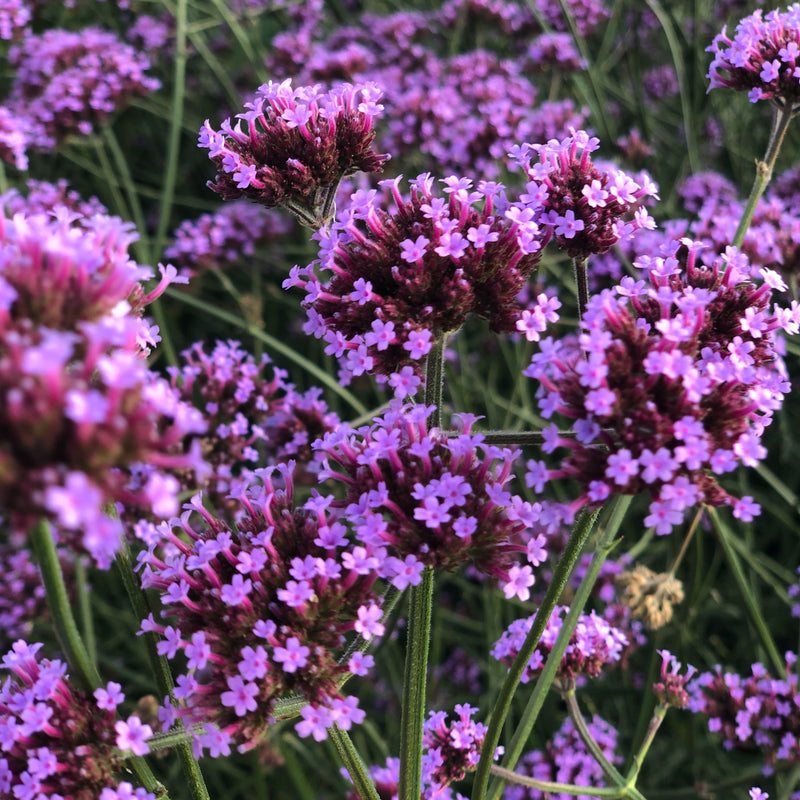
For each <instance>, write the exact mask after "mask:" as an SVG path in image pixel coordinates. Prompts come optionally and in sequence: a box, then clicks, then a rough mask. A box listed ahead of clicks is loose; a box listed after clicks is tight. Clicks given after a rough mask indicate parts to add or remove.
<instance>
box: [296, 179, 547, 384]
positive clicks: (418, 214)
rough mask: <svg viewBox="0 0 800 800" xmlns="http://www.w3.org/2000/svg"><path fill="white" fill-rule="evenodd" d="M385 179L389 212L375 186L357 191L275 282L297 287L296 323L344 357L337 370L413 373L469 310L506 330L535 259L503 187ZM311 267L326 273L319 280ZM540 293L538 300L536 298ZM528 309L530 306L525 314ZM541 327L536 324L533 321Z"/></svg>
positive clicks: (530, 236) (531, 236)
mask: <svg viewBox="0 0 800 800" xmlns="http://www.w3.org/2000/svg"><path fill="white" fill-rule="evenodd" d="M399 182H400V179H399V178H398V179H396V180H395V181H391V182H388V183H387V184H386V185H387V186H388V187H389V188H391V191H392V196H393V198H394V203H395V210H394V211H393V212H392V213H389V212H386V211H384V210H383V209H382V208H380V207H379V205H378V204H377V202H376V196H377V192H375V191H370V192H365V191H361V192H357V193H356V194H354V195H353V200H352V203H351V205H350V206H349V207H348V208H346V209H344V210H343V212H342V213H341V214H340V216H339V219H338V220H337V221H336V222H334V224H333V225H332V226H331V228H330V230H327V231H320V232H319V233H318V234H317V236H318V238H319V239H320V260H319V262H314V263H312V264H311V265H309V266H308V267H306V268H304V269H300V268H299V267H294V268H293V269H292V271H291V272H290V277H289V278H288V279H287V280H286V281H284V284H283V286H284V288H289V287H291V286H299V287H301V288H303V289H305V290H306V292H307V294H308V296H307V298H306V299H305V301H304V305H305V307H306V308H307V309H308V315H309V321H308V323H307V324H306V327H305V330H306V332H307V333H311V334H313V335H314V336H316V337H317V338H323V339H325V341H326V342H327V343H328V348H327V351H326V352H329V353H332V354H333V355H335V356H337V357H344V358H345V365H344V366H345V372H346V373H349V374H350V375H360V374H362V373H364V372H373V371H374V372H378V373H381V374H384V375H386V374H390V373H398V372H400V371H401V370H402V369H403V368H404V367H408V368H409V369H410V370H413V371H414V372H415V373H417V374H419V373H420V372H421V370H420V366H419V361H420V360H421V359H423V358H424V357H425V356H426V355H427V353H428V352H429V351H430V349H431V346H432V345H433V343H434V341H435V340H436V339H438V338H439V337H440V336H442V335H443V334H446V333H452V332H455V331H457V330H458V329H459V328H460V327H461V326H462V324H463V323H464V321H465V319H466V317H467V316H468V315H469V314H476V315H477V316H480V317H482V318H484V319H486V320H488V321H489V326H490V327H491V329H492V330H494V331H498V332H510V331H513V330H514V329H515V326H516V322H517V320H518V319H519V316H520V311H521V309H520V308H519V307H518V305H517V303H516V301H515V299H516V297H517V295H518V294H519V292H520V290H521V288H522V287H523V285H524V283H525V281H526V280H527V278H528V276H529V275H530V274H531V273H532V272H533V270H534V269H535V268H536V266H537V264H538V262H539V258H540V253H539V250H540V247H541V243H540V238H541V233H540V228H539V226H538V225H537V223H536V222H535V221H534V215H533V212H531V211H528V210H526V209H523V208H522V207H520V205H518V204H513V203H510V202H508V200H507V199H506V197H505V194H504V192H503V187H502V186H500V185H499V184H496V183H488V182H481V183H480V184H479V185H478V187H477V189H475V190H473V189H472V181H471V180H469V179H468V178H457V177H455V176H450V177H448V178H444V179H443V180H442V181H441V183H443V184H444V186H445V189H444V195H445V196H444V197H442V196H436V195H435V194H434V180H433V178H432V177H431V176H430V175H429V174H427V173H426V174H424V175H419V176H418V177H417V178H415V179H414V180H412V181H410V184H411V195H410V197H408V198H406V197H403V196H402V195H401V193H400V189H399ZM317 265H318V266H319V267H320V268H321V269H322V270H325V271H329V272H330V273H331V275H332V277H331V278H330V279H329V280H328V281H327V282H326V283H322V282H321V281H320V279H319V278H317V276H316V275H315V272H314V268H315V266H317ZM545 300H546V298H545ZM532 313H533V312H532ZM541 330H544V328H541Z"/></svg>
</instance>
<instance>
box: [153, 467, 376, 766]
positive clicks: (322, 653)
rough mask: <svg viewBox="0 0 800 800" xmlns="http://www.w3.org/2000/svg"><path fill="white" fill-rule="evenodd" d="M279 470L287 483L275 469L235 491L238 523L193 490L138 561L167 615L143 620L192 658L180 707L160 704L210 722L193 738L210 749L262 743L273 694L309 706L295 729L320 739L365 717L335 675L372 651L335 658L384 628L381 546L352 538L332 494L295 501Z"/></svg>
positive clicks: (287, 470)
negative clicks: (295, 697) (296, 697)
mask: <svg viewBox="0 0 800 800" xmlns="http://www.w3.org/2000/svg"><path fill="white" fill-rule="evenodd" d="M279 472H280V475H281V478H282V481H283V482H284V483H285V489H279V488H277V487H276V485H275V484H274V483H273V481H272V478H271V474H272V473H273V470H259V474H260V476H261V479H262V480H263V486H261V485H251V486H249V487H247V488H245V489H242V490H240V491H238V492H237V493H236V496H235V497H232V498H231V499H232V500H237V501H238V503H239V504H240V508H241V510H240V513H239V515H238V517H237V520H236V526H235V528H231V527H230V526H229V525H228V524H227V523H225V522H224V521H223V520H221V519H219V518H216V517H214V516H212V515H211V513H210V512H208V511H207V510H206V509H205V508H204V507H203V505H202V501H201V498H200V496H199V495H198V496H196V497H195V498H194V499H193V500H192V502H190V503H188V504H187V505H186V506H185V508H186V509H187V510H186V513H184V514H183V515H182V517H181V519H180V521H178V520H174V521H173V522H172V524H171V525H164V526H162V528H161V541H160V542H156V543H153V544H151V546H150V548H149V550H148V551H147V552H146V553H143V554H142V557H141V559H140V561H141V564H142V566H143V572H142V585H143V586H144V587H145V588H155V589H158V590H159V591H160V592H161V594H162V602H163V603H164V606H165V610H164V616H165V617H168V618H169V620H168V622H167V624H165V625H162V624H160V623H158V622H156V621H155V620H154V619H153V618H152V617H151V618H150V619H149V620H147V621H146V622H145V623H143V626H142V628H143V630H154V631H157V632H159V633H161V634H162V635H163V637H164V638H163V641H162V642H161V644H160V645H159V649H160V651H161V652H162V653H164V654H166V655H167V657H168V658H170V659H174V658H176V657H177V656H178V654H179V653H180V654H182V657H185V659H186V662H185V663H186V665H187V666H186V669H185V672H184V674H183V675H181V676H180V677H179V678H178V691H177V692H176V695H177V696H178V697H179V699H180V700H181V701H182V704H181V705H180V706H179V707H178V708H167V709H166V710H165V712H164V717H163V719H164V722H165V725H168V724H169V723H170V722H171V721H172V720H173V719H174V717H176V716H177V717H180V718H182V719H183V720H184V721H185V722H186V723H188V724H199V725H203V726H205V732H204V733H202V734H200V735H199V736H198V737H197V739H196V746H197V747H198V749H208V750H209V751H210V753H211V755H219V754H220V753H227V752H228V751H229V748H230V745H231V743H234V744H237V745H239V747H240V749H248V748H250V747H253V746H255V745H256V744H257V743H258V742H259V740H260V739H261V738H262V737H263V735H264V733H265V731H266V729H267V726H268V725H269V723H270V722H271V721H272V715H273V709H274V705H275V701H276V700H278V699H279V698H280V697H284V696H287V695H290V694H296V693H299V694H301V695H302V696H303V697H305V699H306V700H307V701H308V703H309V704H308V705H307V706H306V707H305V708H304V709H303V710H302V712H301V717H302V719H301V721H300V722H299V723H298V725H297V732H298V733H299V734H300V736H313V737H314V738H315V739H316V740H318V741H319V740H321V739H324V738H325V736H326V729H327V728H328V727H330V726H331V725H332V724H334V723H336V724H337V725H338V726H339V727H340V728H343V729H345V730H346V729H348V728H349V727H350V725H351V724H354V723H356V724H357V723H359V722H361V720H362V719H363V717H364V712H363V711H361V710H360V709H359V708H358V701H357V700H356V698H355V697H352V696H344V695H342V694H341V692H340V690H339V684H338V681H339V679H340V678H342V677H343V676H344V675H345V674H346V673H348V672H353V673H356V674H359V675H362V674H365V673H366V672H367V669H368V665H369V663H370V662H371V659H370V658H369V657H365V656H363V655H362V654H361V653H357V654H354V655H353V656H352V657H351V658H350V659H349V660H341V659H339V655H341V654H342V652H343V649H344V646H345V637H346V636H347V635H348V634H354V635H355V636H356V637H357V638H359V639H363V640H367V641H369V640H371V639H372V638H374V637H379V636H381V635H382V633H383V625H382V623H381V616H382V612H381V606H380V601H379V599H378V597H377V596H376V594H375V591H374V588H373V585H374V583H375V580H376V578H377V577H378V575H379V574H380V569H379V567H380V566H381V565H382V564H383V563H384V561H385V559H386V550H385V548H382V547H364V546H360V545H358V546H354V545H352V544H351V542H350V540H349V538H348V536H347V528H346V527H345V525H344V524H343V522H342V521H341V520H340V519H339V515H338V514H336V513H333V512H332V511H331V510H329V509H330V506H331V500H332V498H329V497H320V496H319V495H317V494H314V495H312V497H311V498H310V499H309V500H308V501H307V502H306V503H305V504H303V505H302V506H295V505H294V501H293V485H292V480H291V466H289V467H282V468H280V469H279ZM193 517H194V519H193ZM162 548H163V553H164V555H163V556H162V555H160V553H161V552H162ZM183 701H185V703H186V705H185V706H184V705H183Z"/></svg>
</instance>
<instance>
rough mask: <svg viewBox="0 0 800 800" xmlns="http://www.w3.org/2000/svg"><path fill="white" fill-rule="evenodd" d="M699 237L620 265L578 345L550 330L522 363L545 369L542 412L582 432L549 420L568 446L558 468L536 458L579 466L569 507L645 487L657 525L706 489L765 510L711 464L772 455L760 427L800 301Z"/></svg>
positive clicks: (551, 441) (778, 391)
mask: <svg viewBox="0 0 800 800" xmlns="http://www.w3.org/2000/svg"><path fill="white" fill-rule="evenodd" d="M700 249H702V248H701V246H699V245H697V244H696V243H693V242H691V241H690V240H687V239H684V240H681V242H680V243H678V242H675V243H673V245H672V246H671V247H670V249H669V250H667V251H665V253H664V255H663V257H643V258H642V259H640V260H639V261H637V262H636V263H637V265H638V266H639V268H644V269H647V270H648V271H649V281H647V282H645V281H634V280H633V279H630V278H626V279H625V280H623V282H622V284H621V285H620V286H619V287H617V289H616V291H615V292H611V291H604V292H602V293H601V294H600V295H597V296H595V297H593V298H592V300H591V301H590V303H589V307H588V309H587V313H586V316H585V318H584V325H583V327H584V331H583V333H582V334H581V337H580V348H574V347H571V346H568V345H566V344H565V343H556V342H553V341H552V340H549V339H548V340H546V345H545V347H544V348H543V350H542V353H541V354H539V355H536V356H534V358H533V361H532V363H531V366H530V367H529V368H528V370H527V371H526V374H527V375H528V376H529V377H533V378H536V379H537V380H539V381H540V382H541V385H542V388H541V390H540V393H539V395H540V401H539V402H540V408H541V410H542V414H543V415H544V416H545V417H550V416H552V415H553V414H554V413H556V412H558V413H561V414H564V415H565V416H566V417H567V418H569V419H572V420H573V427H574V430H575V432H576V438H575V439H574V440H572V439H570V440H567V439H565V438H563V437H560V436H559V435H558V433H557V431H556V430H555V426H553V428H552V429H551V430H550V434H549V435H548V442H547V446H546V448H547V450H548V452H550V451H553V450H555V449H556V448H558V447H566V448H567V449H568V451H569V452H568V455H567V456H566V458H564V459H563V460H562V462H561V465H560V466H559V468H557V469H554V470H548V469H547V468H546V466H545V464H544V462H541V461H529V462H528V467H529V471H528V474H527V480H528V483H529V485H531V486H540V485H543V482H544V481H546V480H548V479H554V478H567V477H569V478H575V479H577V480H578V481H580V483H581V484H582V486H583V487H584V489H583V494H582V495H581V497H580V498H579V499H578V500H576V501H575V502H574V503H573V508H574V509H577V508H579V507H580V506H581V505H584V504H589V505H593V504H596V503H599V502H602V501H603V500H604V499H606V498H607V497H608V496H609V495H611V494H614V493H624V494H638V493H639V492H642V491H648V492H649V493H650V495H651V497H652V498H653V499H652V502H651V505H650V515H649V516H648V517H647V518H646V519H645V524H646V525H652V526H655V529H656V533H658V534H667V533H669V532H670V531H671V529H672V527H673V526H674V525H677V524H679V523H680V522H681V521H682V519H683V514H684V511H685V510H686V509H687V508H691V507H692V506H693V505H695V504H697V503H699V502H704V503H708V504H710V505H714V506H719V505H723V504H730V505H733V509H734V516H736V517H738V518H739V519H742V520H745V521H747V520H749V519H751V518H752V517H753V516H754V515H755V514H757V513H758V511H759V507H758V505H757V504H756V503H754V502H753V500H752V498H750V497H743V498H741V499H735V498H734V497H732V496H731V495H729V494H728V493H727V492H726V491H725V490H723V489H722V487H721V486H720V485H719V483H718V482H717V479H716V477H715V476H717V475H722V474H724V473H726V472H730V471H731V470H733V469H735V467H736V466H737V464H738V463H743V464H745V465H747V466H755V465H756V464H758V462H759V461H760V460H761V459H763V458H764V456H765V455H766V450H765V449H764V447H763V445H761V442H760V439H761V435H762V432H763V430H764V428H765V427H766V426H767V425H769V423H770V422H771V420H772V416H773V414H774V412H775V410H776V409H778V408H779V407H780V405H781V402H782V399H783V395H784V393H785V392H786V391H787V389H788V383H787V381H786V376H785V371H784V368H783V365H782V361H781V359H780V356H779V355H778V353H777V351H776V338H775V337H776V333H777V331H779V330H785V331H786V332H789V333H795V332H797V330H798V324H799V323H800V306H798V305H797V303H793V304H792V306H791V308H790V309H784V308H780V307H773V306H772V305H771V302H770V301H771V294H772V289H773V288H782V286H783V283H782V281H781V280H780V278H779V277H778V276H777V275H776V274H775V273H774V272H772V271H770V270H759V271H753V272H752V273H751V270H750V268H749V265H748V263H747V259H746V258H744V257H743V256H742V254H740V253H738V252H736V251H734V250H731V251H729V252H728V254H727V255H726V256H724V257H723V258H722V259H718V260H717V261H715V262H714V265H713V266H712V267H707V266H705V265H702V264H700V263H698V258H697V254H698V252H699V250H700ZM759 274H760V277H761V278H762V279H763V280H764V283H762V284H760V285H759V284H756V283H755V282H754V280H753V279H755V278H757V277H759Z"/></svg>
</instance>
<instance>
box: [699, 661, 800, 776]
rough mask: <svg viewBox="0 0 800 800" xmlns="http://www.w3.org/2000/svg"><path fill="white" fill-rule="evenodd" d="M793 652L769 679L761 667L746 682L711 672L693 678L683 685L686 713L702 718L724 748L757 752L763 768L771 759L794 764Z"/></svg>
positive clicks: (798, 703) (798, 726) (799, 723)
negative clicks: (686, 692)
mask: <svg viewBox="0 0 800 800" xmlns="http://www.w3.org/2000/svg"><path fill="white" fill-rule="evenodd" d="M796 661H797V656H796V655H795V654H794V653H786V671H785V673H784V674H782V675H780V676H778V677H777V678H773V677H772V676H770V675H769V674H768V673H767V670H766V668H765V667H764V666H763V665H762V664H758V663H756V664H753V665H752V668H751V674H750V675H749V676H747V677H744V676H741V675H737V674H736V673H730V672H726V673H723V671H722V668H721V667H719V666H717V667H716V668H715V669H714V671H713V672H704V673H701V674H700V675H698V676H697V677H696V678H695V679H694V680H693V681H692V682H691V683H690V684H689V685H688V686H687V691H688V694H689V708H690V710H691V711H693V712H694V713H696V714H697V713H700V714H704V715H706V716H707V717H708V728H709V730H710V731H712V732H715V733H719V734H720V736H722V741H723V744H724V745H725V747H726V749H732V748H736V749H743V750H753V749H755V750H758V751H760V752H761V753H763V756H764V763H765V766H766V767H772V766H773V765H774V764H775V762H776V760H778V759H784V760H786V761H790V762H793V763H798V762H800V739H798V734H800V713H798V708H799V707H800V693H798V687H797V680H798V678H797V672H796V670H795V662H796Z"/></svg>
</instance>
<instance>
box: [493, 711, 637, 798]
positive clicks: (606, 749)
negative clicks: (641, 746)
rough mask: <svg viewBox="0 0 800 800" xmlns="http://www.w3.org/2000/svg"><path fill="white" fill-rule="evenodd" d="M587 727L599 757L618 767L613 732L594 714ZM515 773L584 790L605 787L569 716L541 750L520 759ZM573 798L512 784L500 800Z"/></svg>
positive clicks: (603, 776) (607, 724)
mask: <svg viewBox="0 0 800 800" xmlns="http://www.w3.org/2000/svg"><path fill="white" fill-rule="evenodd" d="M588 728H589V733H591V734H592V737H593V738H594V740H595V741H596V742H597V744H598V745H599V746H600V750H601V751H602V752H603V755H604V756H605V757H606V758H607V759H608V760H609V761H610V762H611V763H612V764H621V763H622V758H621V757H620V756H619V755H617V754H616V753H615V750H616V748H617V731H616V730H615V729H614V728H613V727H612V726H611V725H609V723H607V722H606V721H605V720H603V719H601V718H600V717H598V716H597V715H595V716H594V717H592V719H591V721H590V722H588ZM517 771H518V772H519V773H520V774H521V775H528V776H529V777H531V778H536V779H537V780H540V781H551V782H553V781H555V782H557V783H567V784H572V785H573V786H588V787H602V786H605V785H606V784H605V775H604V774H603V770H602V768H601V767H600V765H599V764H598V763H597V761H596V760H595V758H594V756H592V754H591V753H589V752H588V750H587V749H586V745H585V744H584V743H583V740H582V739H581V738H580V736H579V735H578V732H577V731H576V730H575V725H574V724H573V722H572V720H571V719H570V718H569V717H567V719H565V720H564V723H563V724H562V726H561V728H560V730H558V731H557V732H556V734H555V735H554V736H553V738H552V740H551V741H549V742H548V743H547V745H546V747H545V749H544V750H533V751H531V752H529V753H526V754H525V755H524V756H523V757H522V758H521V759H520V764H519V767H518V768H517ZM573 797H574V795H571V794H563V793H550V792H543V791H541V790H540V789H534V788H531V787H527V786H520V785H515V784H508V785H507V786H506V788H505V790H504V791H503V800H572V798H573Z"/></svg>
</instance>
